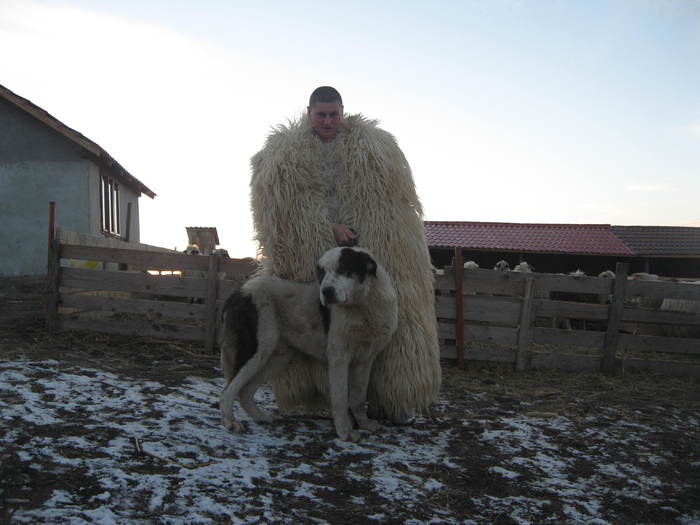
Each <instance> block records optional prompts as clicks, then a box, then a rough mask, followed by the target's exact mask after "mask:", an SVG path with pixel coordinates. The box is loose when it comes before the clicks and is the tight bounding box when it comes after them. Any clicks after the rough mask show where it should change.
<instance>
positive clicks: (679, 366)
mask: <svg viewBox="0 0 700 525" xmlns="http://www.w3.org/2000/svg"><path fill="white" fill-rule="evenodd" d="M625 371H627V372H653V373H655V374H665V375H669V376H675V377H688V378H694V379H698V378H700V363H690V362H684V361H664V360H652V359H649V360H647V359H625Z"/></svg>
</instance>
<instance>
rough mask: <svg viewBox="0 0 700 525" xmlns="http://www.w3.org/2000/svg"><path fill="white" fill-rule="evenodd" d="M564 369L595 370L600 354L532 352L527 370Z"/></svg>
mask: <svg viewBox="0 0 700 525" xmlns="http://www.w3.org/2000/svg"><path fill="white" fill-rule="evenodd" d="M551 369H555V370H565V371H569V372H590V373H592V372H597V371H598V370H599V369H600V356H596V355H577V354H556V353H544V352H533V353H532V356H531V360H530V364H529V366H528V370H551Z"/></svg>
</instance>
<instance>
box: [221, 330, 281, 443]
mask: <svg viewBox="0 0 700 525" xmlns="http://www.w3.org/2000/svg"><path fill="white" fill-rule="evenodd" d="M258 336H259V337H258V348H257V351H256V352H255V354H254V355H253V357H251V358H250V359H249V360H248V361H247V362H246V363H245V364H244V365H243V367H242V368H241V369H240V370H239V371H238V373H237V374H236V375H235V376H234V378H233V380H231V381H230V382H229V384H228V385H227V386H226V388H225V389H224V391H223V392H222V393H221V397H220V399H219V410H220V411H221V422H222V424H223V425H224V426H225V427H226V428H228V429H229V430H232V431H234V432H243V431H244V430H245V425H244V424H243V423H241V422H240V421H236V420H235V419H234V418H233V403H234V401H235V400H236V399H241V393H242V391H243V389H244V388H246V386H247V385H249V384H250V388H248V389H247V390H246V391H245V399H241V406H242V407H243V409H244V410H245V411H246V413H247V414H248V415H249V416H250V417H252V418H253V419H256V417H255V416H256V415H258V416H261V414H263V415H262V416H261V417H262V418H263V420H264V419H265V416H264V414H265V412H263V411H261V410H260V409H259V408H258V407H257V405H255V400H254V395H255V390H257V388H258V386H259V385H260V384H261V383H260V382H259V381H258V380H257V377H258V376H259V375H263V377H264V374H265V368H266V367H267V363H268V361H269V360H270V358H271V357H273V356H274V355H275V352H276V350H277V345H278V344H279V332H278V330H277V329H276V327H274V326H271V327H269V329H268V330H266V331H265V332H264V333H262V334H258Z"/></svg>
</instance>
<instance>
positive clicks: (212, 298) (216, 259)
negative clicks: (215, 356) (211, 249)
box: [204, 254, 221, 353]
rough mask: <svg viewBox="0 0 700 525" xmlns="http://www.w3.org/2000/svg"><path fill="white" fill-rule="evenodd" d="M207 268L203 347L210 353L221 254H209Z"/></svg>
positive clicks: (212, 345) (214, 327)
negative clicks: (205, 319) (205, 318)
mask: <svg viewBox="0 0 700 525" xmlns="http://www.w3.org/2000/svg"><path fill="white" fill-rule="evenodd" d="M208 257H209V268H208V270H207V295H206V298H205V300H204V302H205V304H206V305H207V321H206V325H205V331H204V349H205V350H206V351H207V352H209V353H212V352H213V351H214V346H215V344H216V321H217V319H216V299H217V297H218V294H219V264H220V261H221V256H220V255H218V254H210V255H208Z"/></svg>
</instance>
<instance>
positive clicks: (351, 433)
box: [338, 429, 362, 443]
mask: <svg viewBox="0 0 700 525" xmlns="http://www.w3.org/2000/svg"><path fill="white" fill-rule="evenodd" d="M361 437H362V434H360V433H359V432H358V431H357V430H351V429H348V430H346V431H341V430H339V431H338V438H340V439H341V440H342V441H349V442H351V443H357V442H358V441H360V438H361Z"/></svg>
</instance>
